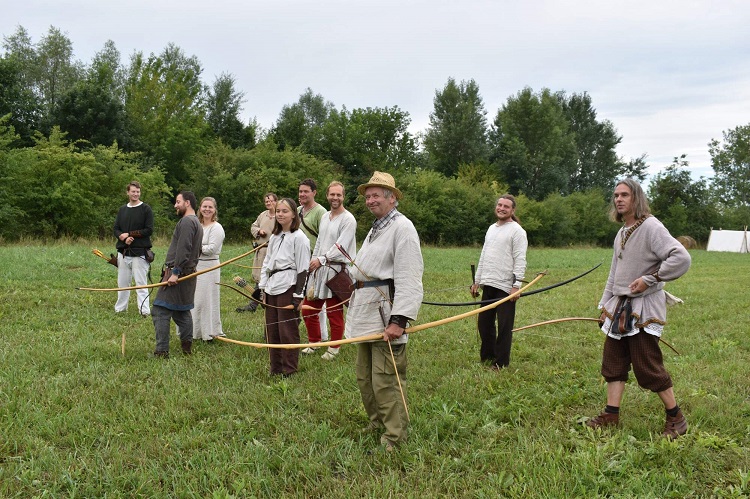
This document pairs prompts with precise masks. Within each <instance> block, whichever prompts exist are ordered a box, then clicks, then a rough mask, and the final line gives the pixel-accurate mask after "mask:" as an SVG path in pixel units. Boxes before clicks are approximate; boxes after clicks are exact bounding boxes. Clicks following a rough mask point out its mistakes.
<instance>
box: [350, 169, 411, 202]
mask: <svg viewBox="0 0 750 499" xmlns="http://www.w3.org/2000/svg"><path fill="white" fill-rule="evenodd" d="M368 187H385V188H386V189H388V190H390V191H393V193H394V194H395V195H396V199H401V196H402V194H401V191H400V190H398V189H397V188H396V181H395V180H394V179H393V175H391V174H390V173H385V172H377V171H376V172H375V173H373V174H372V177H370V181H369V182H367V183H366V184H362V185H360V186H359V187H357V192H359V193H360V194H362V195H363V196H364V195H365V190H366V189H367V188H368Z"/></svg>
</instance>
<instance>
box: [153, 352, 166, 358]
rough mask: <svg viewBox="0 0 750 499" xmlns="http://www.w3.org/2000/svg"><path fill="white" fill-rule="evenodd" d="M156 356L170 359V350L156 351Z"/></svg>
mask: <svg viewBox="0 0 750 499" xmlns="http://www.w3.org/2000/svg"><path fill="white" fill-rule="evenodd" d="M154 357H156V358H157V359H168V358H169V352H154Z"/></svg>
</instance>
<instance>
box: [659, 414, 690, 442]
mask: <svg viewBox="0 0 750 499" xmlns="http://www.w3.org/2000/svg"><path fill="white" fill-rule="evenodd" d="M687 429H688V424H687V419H685V415H684V414H683V413H682V409H680V410H679V411H677V415H676V416H670V415H669V414H667V420H666V421H665V422H664V431H663V432H662V434H661V436H662V437H665V438H668V439H670V440H674V439H675V438H677V437H679V436H680V435H684V434H685V433H687Z"/></svg>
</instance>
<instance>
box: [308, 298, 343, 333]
mask: <svg viewBox="0 0 750 499" xmlns="http://www.w3.org/2000/svg"><path fill="white" fill-rule="evenodd" d="M324 303H325V305H326V315H328V322H330V323H331V340H332V341H337V340H340V339H341V338H343V337H344V306H343V305H340V303H341V302H340V301H339V299H338V298H336V297H335V296H334V297H333V298H328V299H327V300H305V301H304V303H303V305H309V306H311V307H314V308H322V307H323V304H324ZM319 314H320V311H318V310H305V309H303V310H302V318H303V319H304V320H305V327H306V328H307V339H308V340H309V341H310V343H318V342H319V341H320V315H319Z"/></svg>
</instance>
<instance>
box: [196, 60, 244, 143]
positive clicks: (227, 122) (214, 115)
mask: <svg viewBox="0 0 750 499" xmlns="http://www.w3.org/2000/svg"><path fill="white" fill-rule="evenodd" d="M244 95H245V94H244V92H239V91H237V90H236V89H235V79H234V76H232V75H230V74H228V73H222V74H221V75H219V77H217V78H216V80H215V81H214V83H213V86H212V87H211V88H210V89H209V90H208V96H207V98H206V121H207V122H208V125H209V126H210V127H211V129H212V130H213V131H214V134H215V135H216V136H217V137H218V138H220V139H221V140H222V141H223V142H224V143H225V144H228V145H230V146H232V147H248V148H252V147H253V146H254V145H255V134H254V133H250V134H248V133H246V131H245V126H244V125H243V124H242V121H241V120H240V117H239V116H240V111H241V110H242V102H243V99H244ZM248 139H250V140H248Z"/></svg>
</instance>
